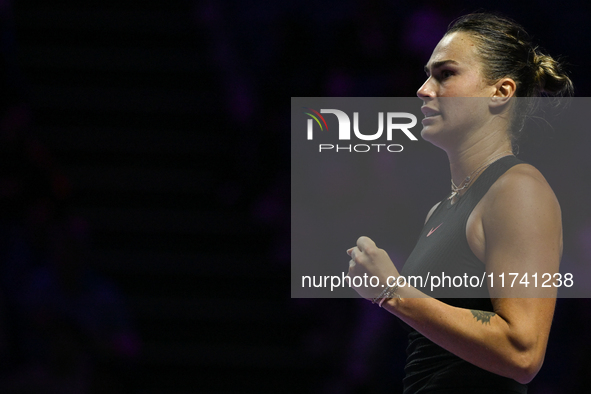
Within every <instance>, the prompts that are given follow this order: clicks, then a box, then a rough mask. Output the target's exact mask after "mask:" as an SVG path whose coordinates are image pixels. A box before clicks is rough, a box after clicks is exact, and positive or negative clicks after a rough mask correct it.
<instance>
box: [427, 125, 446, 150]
mask: <svg viewBox="0 0 591 394" xmlns="http://www.w3.org/2000/svg"><path fill="white" fill-rule="evenodd" d="M421 138H423V139H424V140H425V141H427V142H429V143H431V144H432V145H435V146H436V147H438V148H441V149H443V148H444V146H445V138H444V133H443V132H442V130H440V129H436V128H434V127H430V126H423V129H422V130H421Z"/></svg>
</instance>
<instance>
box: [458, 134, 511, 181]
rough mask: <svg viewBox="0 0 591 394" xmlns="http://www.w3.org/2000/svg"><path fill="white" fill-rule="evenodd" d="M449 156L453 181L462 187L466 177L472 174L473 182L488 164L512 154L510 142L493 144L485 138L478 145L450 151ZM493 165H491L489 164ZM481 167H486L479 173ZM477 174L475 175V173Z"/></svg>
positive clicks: (504, 141)
mask: <svg viewBox="0 0 591 394" xmlns="http://www.w3.org/2000/svg"><path fill="white" fill-rule="evenodd" d="M446 152H447V156H448V159H449V166H450V172H451V178H452V181H453V182H454V183H455V184H456V185H457V186H458V187H461V186H462V183H463V182H464V181H465V180H466V177H468V176H470V175H471V174H472V179H471V182H472V181H474V179H475V177H477V176H478V175H480V173H481V172H482V171H483V170H484V169H485V168H486V167H487V165H486V164H487V162H489V161H496V160H498V159H500V158H501V157H503V156H506V155H509V154H511V152H512V149H511V142H510V141H509V140H503V141H498V142H497V143H493V141H491V140H490V139H489V138H483V139H481V140H479V141H478V142H477V143H475V144H472V145H469V146H467V147H464V148H463V149H458V150H448V151H446ZM489 164H491V163H489ZM481 166H485V168H483V169H482V170H480V171H477V170H478V169H479V168H480V167H481ZM475 171H476V172H477V173H476V174H473V173H474V172H475Z"/></svg>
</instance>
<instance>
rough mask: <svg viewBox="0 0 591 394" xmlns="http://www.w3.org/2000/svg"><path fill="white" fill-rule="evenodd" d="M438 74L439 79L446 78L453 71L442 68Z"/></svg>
mask: <svg viewBox="0 0 591 394" xmlns="http://www.w3.org/2000/svg"><path fill="white" fill-rule="evenodd" d="M439 75H440V76H441V79H447V78H449V77H451V76H452V75H454V73H453V72H452V71H451V70H442V71H441V73H439Z"/></svg>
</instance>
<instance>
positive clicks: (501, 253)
mask: <svg viewBox="0 0 591 394" xmlns="http://www.w3.org/2000/svg"><path fill="white" fill-rule="evenodd" d="M514 168H515V167H514ZM499 181H500V182H499V184H498V185H497V184H495V185H494V186H493V187H492V188H491V192H492V193H490V196H487V197H489V198H487V203H486V209H485V210H484V211H483V215H482V229H483V232H484V240H485V250H484V258H485V265H486V270H487V272H497V273H499V274H500V273H505V274H506V275H505V276H507V274H508V273H518V274H520V276H519V279H521V278H522V277H523V275H525V274H527V276H526V278H528V279H530V281H531V280H533V278H532V275H535V274H537V279H538V283H537V284H538V286H535V283H534V284H531V285H529V286H528V289H529V290H530V291H528V292H525V293H523V292H518V289H525V285H524V284H522V285H521V286H520V287H513V288H514V290H512V292H511V293H507V292H505V293H504V294H509V295H511V296H516V295H521V296H528V297H534V296H540V295H542V294H543V295H545V296H554V294H552V293H548V292H546V293H539V292H535V291H533V290H535V289H536V288H537V289H544V288H542V287H541V281H542V275H544V274H552V275H553V274H554V273H556V272H558V268H559V264H560V258H561V255H562V220H561V214H560V206H559V205H558V201H557V199H556V196H555V195H554V192H553V191H552V189H551V188H550V186H549V185H548V183H547V182H546V181H545V179H544V178H543V177H542V175H541V174H540V173H539V172H538V171H537V170H536V169H535V168H533V167H531V166H525V167H521V168H519V167H517V168H515V171H511V172H508V173H507V174H506V175H504V176H503V177H502V178H501V179H499ZM509 288H511V287H508V286H504V289H505V290H507V291H508V289H509ZM497 289H498V290H502V288H501V287H497ZM491 290H492V295H493V296H494V295H499V293H497V292H496V291H495V288H494V287H493V288H491Z"/></svg>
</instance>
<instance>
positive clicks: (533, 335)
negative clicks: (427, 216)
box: [383, 288, 549, 383]
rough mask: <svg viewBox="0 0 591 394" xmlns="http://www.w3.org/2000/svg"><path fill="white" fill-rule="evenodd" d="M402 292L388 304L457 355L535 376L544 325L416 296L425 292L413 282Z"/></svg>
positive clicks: (524, 378)
mask: <svg viewBox="0 0 591 394" xmlns="http://www.w3.org/2000/svg"><path fill="white" fill-rule="evenodd" d="M400 293H401V295H402V299H398V298H396V297H395V298H392V299H390V300H388V301H387V302H385V303H384V304H383V306H384V307H385V308H386V309H387V310H388V311H389V312H391V313H392V314H394V315H396V316H397V317H399V318H400V319H401V320H403V321H404V322H406V323H407V324H408V325H410V326H411V327H413V328H414V329H416V330H417V331H418V332H420V333H421V334H423V335H424V336H425V337H427V338H428V339H430V340H431V341H433V342H434V343H436V344H437V345H439V346H441V347H443V348H444V349H446V350H448V351H450V352H451V353H453V354H455V355H457V356H458V357H460V358H462V359H464V360H466V361H468V362H470V363H472V364H474V365H476V366H478V367H480V368H483V369H485V370H487V371H490V372H493V373H496V374H498V375H502V376H506V377H509V378H512V379H515V380H517V381H519V382H521V383H527V382H529V381H530V380H531V379H533V377H534V376H535V374H536V373H537V371H538V370H539V368H540V367H541V364H542V361H543V357H544V353H545V347H546V342H547V335H546V330H545V329H541V330H536V329H534V330H532V329H531V328H530V327H525V328H524V327H523V324H518V322H512V321H509V320H507V319H506V317H504V316H503V314H502V312H501V314H497V313H492V312H482V311H474V312H473V311H471V310H469V309H462V308H457V307H453V306H450V305H448V304H445V303H443V302H441V301H438V300H436V299H433V298H426V297H421V298H414V297H420V296H421V295H422V293H420V292H419V291H418V290H416V289H413V288H405V289H401V290H400ZM524 302H528V301H524ZM548 331H549V328H548Z"/></svg>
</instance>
